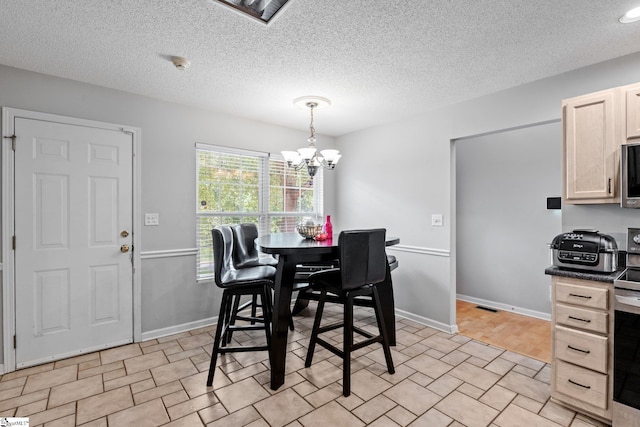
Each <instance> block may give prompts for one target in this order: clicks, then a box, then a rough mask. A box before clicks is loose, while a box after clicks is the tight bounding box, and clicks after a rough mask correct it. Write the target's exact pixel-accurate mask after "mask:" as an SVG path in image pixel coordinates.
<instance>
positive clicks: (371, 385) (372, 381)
mask: <svg viewBox="0 0 640 427" xmlns="http://www.w3.org/2000/svg"><path fill="white" fill-rule="evenodd" d="M392 386H393V384H391V383H390V382H388V381H385V380H383V379H382V378H380V377H379V376H377V375H374V374H372V373H371V372H369V371H368V370H366V369H362V370H360V371H358V372H356V373H355V374H353V373H352V374H351V392H352V393H354V394H356V395H357V396H358V397H359V398H361V399H363V400H370V399H371V398H373V397H374V396H377V395H379V394H380V393H382V392H383V391H385V390H387V389H389V388H391V387H392Z"/></svg>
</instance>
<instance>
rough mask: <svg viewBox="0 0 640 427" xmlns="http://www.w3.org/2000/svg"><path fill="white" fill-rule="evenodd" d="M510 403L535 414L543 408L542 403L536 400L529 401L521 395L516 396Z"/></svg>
mask: <svg viewBox="0 0 640 427" xmlns="http://www.w3.org/2000/svg"><path fill="white" fill-rule="evenodd" d="M512 403H513V404H514V405H518V406H519V407H521V408H524V409H526V410H527V411H529V412H533V413H535V414H537V413H538V412H540V410H541V409H542V407H543V406H544V403H542V402H539V401H537V400H533V399H529V398H528V397H526V396H523V395H521V394H519V395H517V396H516V397H515V399H513V402H512Z"/></svg>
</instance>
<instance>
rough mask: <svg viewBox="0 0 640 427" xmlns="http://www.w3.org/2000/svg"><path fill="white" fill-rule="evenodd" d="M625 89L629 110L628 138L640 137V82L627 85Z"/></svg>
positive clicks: (627, 108)
mask: <svg viewBox="0 0 640 427" xmlns="http://www.w3.org/2000/svg"><path fill="white" fill-rule="evenodd" d="M623 90H624V96H625V102H626V110H627V111H626V113H627V114H626V116H627V139H633V138H640V84H638V83H636V84H633V85H629V86H625V87H624V88H623ZM629 142H631V141H629Z"/></svg>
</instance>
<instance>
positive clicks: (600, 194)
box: [563, 89, 621, 204]
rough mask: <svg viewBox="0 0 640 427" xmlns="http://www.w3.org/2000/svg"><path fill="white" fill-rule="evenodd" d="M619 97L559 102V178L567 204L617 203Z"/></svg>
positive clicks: (605, 94) (586, 97) (608, 93)
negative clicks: (561, 140) (561, 128)
mask: <svg viewBox="0 0 640 427" xmlns="http://www.w3.org/2000/svg"><path fill="white" fill-rule="evenodd" d="M619 93H620V91H619V89H611V90H606V91H602V92H596V93H592V94H589V95H584V96H579V97H576V98H571V99H568V100H565V101H564V102H563V106H564V115H563V116H564V117H563V119H564V123H563V125H564V147H563V148H564V165H563V166H564V174H563V175H564V176H563V178H564V184H565V185H564V189H565V191H564V193H565V194H564V195H565V201H566V202H567V203H570V204H571V203H615V202H618V201H619V195H618V194H617V193H618V191H617V183H618V178H617V176H618V170H619V169H620V165H619V164H618V148H619V146H620V139H621V138H620V137H619V135H620V133H621V132H620V129H619V128H617V126H618V127H619V126H620V124H621V120H620V119H619V115H620V112H621V105H620V104H621V102H620V99H621V97H620V96H619Z"/></svg>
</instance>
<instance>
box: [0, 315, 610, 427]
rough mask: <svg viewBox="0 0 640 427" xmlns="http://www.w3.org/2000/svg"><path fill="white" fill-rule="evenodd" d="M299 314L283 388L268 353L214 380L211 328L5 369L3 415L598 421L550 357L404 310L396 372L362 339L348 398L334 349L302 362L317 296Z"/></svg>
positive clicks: (393, 422)
mask: <svg viewBox="0 0 640 427" xmlns="http://www.w3.org/2000/svg"><path fill="white" fill-rule="evenodd" d="M327 312H328V313H331V314H332V315H334V316H338V317H339V314H340V312H339V311H338V309H337V308H336V309H335V310H333V311H332V309H331V308H330V307H327ZM302 315H303V316H304V317H297V318H296V321H295V323H296V331H295V332H293V333H290V334H289V337H290V339H289V354H288V357H287V376H286V380H285V384H284V386H282V387H281V388H280V389H279V390H277V391H272V390H270V388H269V386H268V383H269V365H268V361H267V356H266V353H264V352H261V353H236V354H234V355H230V354H228V355H224V356H222V357H221V360H219V361H218V368H217V372H216V376H215V381H214V386H213V387H212V388H207V387H206V385H205V382H206V376H207V370H208V366H209V356H210V351H211V345H212V341H213V339H212V334H213V332H214V330H213V327H209V328H203V329H198V330H194V331H190V332H185V333H181V334H178V335H173V336H169V337H164V338H161V339H157V340H152V341H147V342H143V343H140V344H132V345H128V346H124V347H118V348H114V349H109V350H104V351H101V352H97V353H91V354H87V355H83V356H79V357H75V358H71V359H66V360H62V361H58V362H55V363H49V364H46V365H41V366H37V367H33V368H27V369H23V370H19V371H16V372H12V373H9V374H6V375H4V376H2V378H1V379H0V416H8V417H9V416H16V417H18V416H19V417H29V420H30V425H31V426H32V427H33V426H45V427H54V426H55V427H60V426H75V425H79V426H87V427H88V426H91V427H105V426H119V427H120V426H158V425H168V426H189V427H191V426H225V427H229V426H251V427H262V426H272V427H273V426H292V427H293V426H297V427H299V426H304V427H313V426H363V425H371V426H428V427H439V426H451V427H454V426H455V427H460V426H469V427H475V426H494V427H495V426H499V427H514V426H527V427H530V426H541V427H545V426H549V427H551V426H572V427H589V426H594V425H595V426H600V425H602V424H600V423H598V422H596V421H593V420H590V419H589V418H587V417H584V416H582V415H577V414H576V413H574V412H573V411H570V410H568V409H565V408H563V407H561V406H559V405H557V404H554V403H553V402H551V401H550V400H549V375H550V367H549V365H548V364H546V363H544V362H540V361H538V360H535V359H531V358H529V357H525V356H521V355H519V354H516V353H513V352H509V351H504V350H502V349H500V348H497V347H493V346H490V345H487V344H484V343H481V342H478V341H475V340H472V339H470V338H467V337H465V336H462V335H450V334H446V333H443V332H439V331H437V330H435V329H431V328H429V327H426V326H424V325H421V324H418V323H415V322H412V321H408V320H405V319H397V341H398V345H397V346H396V347H395V348H394V349H393V358H394V363H395V366H396V373H395V374H394V375H389V374H388V373H387V372H386V368H385V366H384V356H383V354H382V350H381V349H380V348H378V347H375V346H374V347H368V348H364V349H361V350H359V351H358V352H357V353H356V354H355V357H356V358H355V359H354V361H353V362H352V394H351V396H350V397H348V398H345V397H343V396H342V386H341V377H342V375H341V368H340V364H341V360H340V359H339V358H337V357H336V356H334V355H332V354H331V353H329V352H328V351H326V350H320V349H317V350H316V354H315V357H314V363H313V365H312V366H311V367H310V368H305V367H304V357H305V355H306V346H307V342H308V335H309V329H310V327H311V324H312V315H313V303H312V305H311V306H310V308H309V309H307V310H305V311H304V312H303V313H302ZM356 317H357V319H358V321H357V323H358V324H359V325H360V326H363V327H365V328H366V327H370V325H371V323H372V322H374V321H375V319H374V317H373V315H372V313H371V312H370V311H369V310H368V309H364V308H359V309H358V311H357V315H356ZM329 321H330V320H329ZM251 334H254V332H253V331H252V332H251ZM234 339H235V340H237V341H239V342H246V341H249V340H251V341H259V340H260V339H261V338H260V337H259V335H253V337H252V336H251V335H249V334H247V333H236V334H235V335H234ZM333 339H334V340H335V341H336V342H339V341H340V332H339V331H336V332H335V334H334V336H333Z"/></svg>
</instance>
